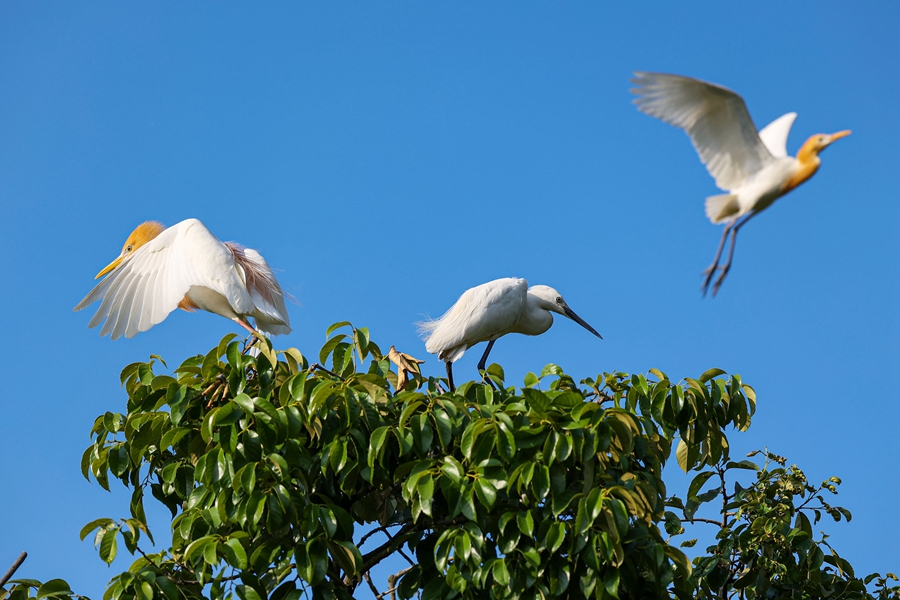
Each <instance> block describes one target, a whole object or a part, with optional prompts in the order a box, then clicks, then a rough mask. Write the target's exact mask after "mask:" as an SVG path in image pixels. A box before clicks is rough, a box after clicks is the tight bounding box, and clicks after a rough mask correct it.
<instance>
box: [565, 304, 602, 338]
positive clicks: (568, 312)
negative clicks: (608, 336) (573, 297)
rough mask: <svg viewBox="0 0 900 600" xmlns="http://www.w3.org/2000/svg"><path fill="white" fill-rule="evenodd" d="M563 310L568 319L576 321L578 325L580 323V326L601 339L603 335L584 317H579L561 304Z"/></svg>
mask: <svg viewBox="0 0 900 600" xmlns="http://www.w3.org/2000/svg"><path fill="white" fill-rule="evenodd" d="M563 310H564V311H565V313H566V316H567V317H569V318H570V319H572V320H573V321H575V322H576V323H578V324H579V325H581V326H582V327H584V328H585V329H587V330H588V331H590V332H591V333H593V334H594V335H596V336H597V337H598V338H600V339H601V340H602V339H603V336H602V335H600V334H599V333H597V330H596V329H594V328H593V327H591V326H590V325H588V324H587V322H586V321H585V320H584V319H582V318H581V317H579V316H578V315H576V314H575V311H574V310H572V309H571V308H569V307H568V306H563Z"/></svg>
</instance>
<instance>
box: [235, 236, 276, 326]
mask: <svg viewBox="0 0 900 600" xmlns="http://www.w3.org/2000/svg"><path fill="white" fill-rule="evenodd" d="M226 245H227V246H233V244H232V243H231V242H228V243H227V244H226ZM239 251H240V253H241V254H242V255H243V258H244V260H246V261H248V262H249V263H251V264H249V265H247V264H245V265H242V266H243V267H244V269H245V270H246V269H248V268H252V269H253V270H254V272H255V274H256V277H254V280H255V281H254V284H253V285H251V284H250V279H249V277H247V276H246V275H245V277H244V279H245V280H247V283H248V285H247V290H248V291H249V292H250V298H251V299H252V300H253V304H254V306H255V307H256V311H255V312H254V313H253V317H254V319H256V326H257V327H258V328H259V329H261V330H263V331H265V332H267V333H271V334H273V335H282V334H288V333H290V332H291V321H290V318H289V317H288V311H287V306H285V304H284V293H283V292H282V291H281V286H280V285H278V280H277V279H276V278H275V274H274V273H272V268H271V267H270V266H269V263H267V262H266V259H264V258H263V257H262V255H261V254H260V253H259V252H257V251H256V250H254V249H253V248H240V250H239ZM235 258H237V256H235ZM256 280H258V281H256ZM260 288H261V289H260Z"/></svg>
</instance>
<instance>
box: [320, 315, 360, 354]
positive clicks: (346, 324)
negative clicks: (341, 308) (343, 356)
mask: <svg viewBox="0 0 900 600" xmlns="http://www.w3.org/2000/svg"><path fill="white" fill-rule="evenodd" d="M341 327H353V325H351V324H350V321H339V322H337V323H333V324H331V325H330V326H329V327H328V329H326V330H325V337H326V338H329V337H331V334H332V333H334V331H335V330H337V329H340V328H341ZM326 356H327V355H326ZM322 362H325V361H324V360H323V361H322Z"/></svg>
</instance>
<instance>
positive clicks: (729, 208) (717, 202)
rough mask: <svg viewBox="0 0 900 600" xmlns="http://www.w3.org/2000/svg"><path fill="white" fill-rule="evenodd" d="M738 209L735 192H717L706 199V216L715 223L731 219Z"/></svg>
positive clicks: (739, 207)
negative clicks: (717, 193)
mask: <svg viewBox="0 0 900 600" xmlns="http://www.w3.org/2000/svg"><path fill="white" fill-rule="evenodd" d="M740 209H741V206H740V204H738V201H737V194H719V195H718V196H710V197H709V198H707V199H706V216H707V217H708V218H709V220H710V221H712V222H713V223H716V224H719V223H722V222H723V221H727V220H729V219H731V218H732V217H734V216H735V215H737V214H738V211H740Z"/></svg>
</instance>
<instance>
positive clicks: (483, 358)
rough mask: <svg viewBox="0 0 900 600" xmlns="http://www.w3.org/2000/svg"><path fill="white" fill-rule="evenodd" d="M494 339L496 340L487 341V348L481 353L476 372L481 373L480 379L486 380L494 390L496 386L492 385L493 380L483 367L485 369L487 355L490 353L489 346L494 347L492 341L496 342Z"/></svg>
mask: <svg viewBox="0 0 900 600" xmlns="http://www.w3.org/2000/svg"><path fill="white" fill-rule="evenodd" d="M496 341H497V340H491V341H489V342H488V345H487V348H485V349H484V354H483V355H481V360H480V361H478V372H479V373H481V381H487V382H488V384H489V385H490V386H491V387H492V388H494V389H495V390H496V389H497V388H496V387H494V382H493V381H491V378H490V377H488V376H487V374H486V373H485V369H486V366H487V357H488V354H490V353H491V348H493V347H494V342H496Z"/></svg>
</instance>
